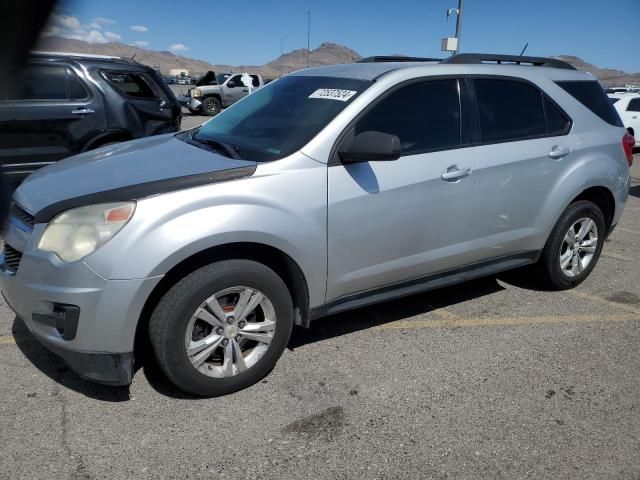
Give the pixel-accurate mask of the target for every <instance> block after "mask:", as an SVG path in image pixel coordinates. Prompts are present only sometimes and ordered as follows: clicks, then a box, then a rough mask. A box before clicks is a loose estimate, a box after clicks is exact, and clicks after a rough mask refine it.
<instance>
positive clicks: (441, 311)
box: [427, 305, 460, 320]
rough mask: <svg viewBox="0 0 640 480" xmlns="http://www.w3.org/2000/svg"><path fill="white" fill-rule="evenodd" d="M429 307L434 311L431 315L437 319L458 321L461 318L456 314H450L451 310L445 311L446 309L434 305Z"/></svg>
mask: <svg viewBox="0 0 640 480" xmlns="http://www.w3.org/2000/svg"><path fill="white" fill-rule="evenodd" d="M427 307H429V308H432V309H433V310H431V311H430V312H429V313H433V314H434V315H435V316H437V317H440V318H447V319H449V320H458V319H459V318H460V317H458V316H457V315H456V314H455V313H453V312H450V311H449V310H445V309H444V308H437V307H434V306H433V305H427Z"/></svg>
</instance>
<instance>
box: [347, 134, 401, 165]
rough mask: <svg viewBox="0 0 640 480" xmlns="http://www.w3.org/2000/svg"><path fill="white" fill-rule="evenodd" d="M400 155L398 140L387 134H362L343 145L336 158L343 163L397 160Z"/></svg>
mask: <svg viewBox="0 0 640 480" xmlns="http://www.w3.org/2000/svg"><path fill="white" fill-rule="evenodd" d="M401 155H402V147H401V146H400V139H399V138H398V137H397V136H395V135H391V134H389V133H383V132H374V131H368V132H362V133H359V134H358V135H356V136H355V137H353V139H352V140H351V141H350V142H349V141H347V142H345V143H343V145H342V146H341V147H340V150H339V151H338V156H339V157H340V160H341V161H342V162H343V163H357V162H382V161H390V160H397V159H398V158H400V157H401Z"/></svg>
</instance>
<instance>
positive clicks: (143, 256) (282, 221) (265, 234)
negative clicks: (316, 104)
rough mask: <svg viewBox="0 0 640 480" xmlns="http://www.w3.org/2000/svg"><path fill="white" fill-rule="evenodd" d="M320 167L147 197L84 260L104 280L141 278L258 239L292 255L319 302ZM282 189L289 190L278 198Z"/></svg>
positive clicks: (322, 239) (322, 264)
mask: <svg viewBox="0 0 640 480" xmlns="http://www.w3.org/2000/svg"><path fill="white" fill-rule="evenodd" d="M313 163H314V164H315V165H320V164H317V163H315V162H313ZM325 169H326V166H323V165H320V168H316V167H315V166H314V167H312V168H311V169H302V170H294V171H291V172H286V173H283V174H280V175H264V176H260V175H258V176H257V177H249V178H246V179H242V180H238V181H232V182H226V183H221V184H215V185H207V186H204V187H198V188H192V189H189V190H182V191H178V192H172V193H169V194H164V195H157V196H155V197H149V198H146V199H144V200H141V201H139V202H138V204H137V206H136V212H135V214H134V216H133V218H132V220H131V221H130V223H129V224H128V225H127V226H125V227H124V228H123V230H122V232H120V233H118V234H117V235H116V236H115V237H114V238H113V239H112V240H111V241H109V242H108V243H107V244H106V245H105V246H103V247H102V248H101V249H99V250H98V251H97V252H95V253H94V254H92V255H90V256H89V257H87V258H86V259H85V262H86V263H87V265H89V266H90V267H91V268H92V269H94V270H95V271H96V272H97V273H98V274H100V275H101V276H103V277H104V278H108V279H140V278H149V277H155V276H161V275H165V274H166V273H167V272H168V271H169V270H171V268H173V267H174V266H175V265H177V264H179V263H180V262H181V261H183V260H185V259H186V258H188V257H190V256H192V255H194V254H196V253H199V252H201V251H203V250H206V249H209V248H212V247H216V246H221V245H225V244H229V243H246V242H250V243H259V244H264V245H267V246H270V247H273V248H276V249H278V250H280V251H282V252H283V253H285V254H287V255H288V256H289V257H291V259H293V260H294V261H295V262H296V263H297V264H298V266H299V267H300V269H301V270H302V273H303V274H304V276H305V278H306V280H307V284H308V288H309V300H310V304H311V306H314V305H316V304H320V303H322V302H323V301H324V293H325V287H326V285H325V281H326V261H327V260H326V259H327V253H326V252H327V250H326V172H325V171H324V170H325ZM298 175H300V178H295V177H296V176H298ZM323 179H324V182H323ZM287 190H288V191H287ZM284 191H287V195H284V196H283V195H280V193H281V192H284Z"/></svg>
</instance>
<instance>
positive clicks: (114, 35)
mask: <svg viewBox="0 0 640 480" xmlns="http://www.w3.org/2000/svg"><path fill="white" fill-rule="evenodd" d="M104 36H105V37H106V38H108V39H109V40H111V41H116V40H122V35H118V34H117V33H113V32H110V31H108V30H107V31H106V32H104Z"/></svg>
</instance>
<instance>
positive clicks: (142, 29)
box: [130, 25, 149, 33]
mask: <svg viewBox="0 0 640 480" xmlns="http://www.w3.org/2000/svg"><path fill="white" fill-rule="evenodd" d="M130 28H131V30H133V31H134V32H143V33H144V32H148V31H149V29H148V28H147V27H145V26H144V25H131V27H130Z"/></svg>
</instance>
